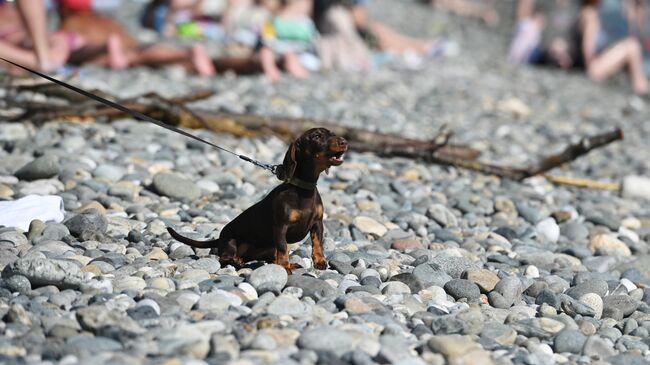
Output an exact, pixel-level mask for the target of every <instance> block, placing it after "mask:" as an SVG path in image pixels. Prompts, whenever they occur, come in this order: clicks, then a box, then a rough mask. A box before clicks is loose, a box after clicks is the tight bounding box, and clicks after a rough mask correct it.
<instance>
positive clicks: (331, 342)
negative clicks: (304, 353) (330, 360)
mask: <svg viewBox="0 0 650 365" xmlns="http://www.w3.org/2000/svg"><path fill="white" fill-rule="evenodd" d="M297 345H298V347H300V348H302V349H308V350H313V351H328V352H332V353H334V354H336V355H337V356H341V355H343V354H344V353H346V352H348V351H352V349H354V341H353V338H352V336H351V335H349V334H348V333H346V332H345V331H342V330H340V329H338V328H336V327H332V326H320V327H315V328H311V329H307V330H306V331H304V332H303V333H302V334H301V335H300V337H299V338H298V341H297Z"/></svg>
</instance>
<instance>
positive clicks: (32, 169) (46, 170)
mask: <svg viewBox="0 0 650 365" xmlns="http://www.w3.org/2000/svg"><path fill="white" fill-rule="evenodd" d="M59 169H60V167H59V161H58V159H57V158H56V157H54V156H51V155H45V156H41V157H39V158H37V159H35V160H33V161H32V162H30V163H28V164H27V165H25V166H23V167H21V168H20V169H18V171H16V173H15V174H14V175H15V176H16V177H17V178H19V179H20V180H25V181H34V180H40V179H49V178H51V177H53V176H56V175H57V174H58V173H59Z"/></svg>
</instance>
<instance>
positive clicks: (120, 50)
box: [106, 34, 129, 70]
mask: <svg viewBox="0 0 650 365" xmlns="http://www.w3.org/2000/svg"><path fill="white" fill-rule="evenodd" d="M106 48H107V50H108V64H109V66H110V67H111V68H112V69H114V70H123V69H125V68H127V67H129V55H127V53H126V51H125V49H124V44H122V39H121V38H120V36H119V35H117V34H111V35H110V36H109V37H108V41H107V42H106Z"/></svg>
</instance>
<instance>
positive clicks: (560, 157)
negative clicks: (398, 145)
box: [432, 128, 623, 183]
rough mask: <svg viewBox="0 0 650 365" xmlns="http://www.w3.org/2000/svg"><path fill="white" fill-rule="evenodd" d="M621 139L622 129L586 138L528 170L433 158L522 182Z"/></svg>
mask: <svg viewBox="0 0 650 365" xmlns="http://www.w3.org/2000/svg"><path fill="white" fill-rule="evenodd" d="M620 139H623V131H622V130H621V129H620V128H616V129H615V130H613V131H610V132H606V133H603V134H599V135H596V136H592V137H585V138H583V139H582V140H580V142H578V143H576V144H572V145H569V146H567V147H566V148H565V149H564V151H562V152H561V153H558V154H555V155H550V156H547V157H545V158H544V159H542V160H541V161H540V162H539V163H537V164H535V165H532V166H530V167H528V168H515V167H509V166H498V165H491V164H487V163H483V162H480V161H468V160H466V159H462V158H448V157H447V156H443V155H439V154H436V155H435V156H434V157H433V160H432V162H434V163H438V164H444V165H452V166H456V167H461V168H465V169H468V170H472V171H477V172H481V173H484V174H491V175H496V176H500V177H505V178H510V179H513V180H516V181H522V180H524V179H526V178H529V177H532V176H536V175H540V174H543V173H545V172H547V171H549V170H551V169H553V168H555V167H558V166H561V165H563V164H565V163H567V162H571V161H573V160H576V159H577V158H579V157H581V156H583V155H586V154H587V153H589V152H590V151H592V150H594V149H597V148H600V147H603V146H606V145H608V144H610V143H612V142H614V141H618V140H620ZM558 181H559V179H558ZM576 183H577V182H576Z"/></svg>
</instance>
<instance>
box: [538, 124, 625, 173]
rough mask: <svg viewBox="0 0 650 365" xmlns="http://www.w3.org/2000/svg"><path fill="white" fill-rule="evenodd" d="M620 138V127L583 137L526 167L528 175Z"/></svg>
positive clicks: (547, 169) (573, 158)
mask: <svg viewBox="0 0 650 365" xmlns="http://www.w3.org/2000/svg"><path fill="white" fill-rule="evenodd" d="M621 139H623V130H622V129H621V128H616V129H614V130H613V131H610V132H606V133H603V134H599V135H596V136H593V137H585V138H583V139H582V140H580V142H578V143H576V144H572V145H569V146H567V147H566V148H565V149H564V151H562V152H561V153H559V154H556V155H551V156H548V157H546V158H544V159H543V160H542V161H540V162H539V164H538V165H537V166H532V167H531V168H529V169H527V173H528V176H534V175H539V174H541V173H544V172H546V171H549V170H551V169H553V168H555V167H558V166H560V165H563V164H565V163H567V162H570V161H573V160H575V159H577V158H578V157H580V156H583V155H586V154H587V153H589V152H590V151H592V150H594V149H596V148H599V147H602V146H605V145H608V144H610V143H612V142H614V141H618V140H621ZM528 176H527V177H528Z"/></svg>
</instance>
